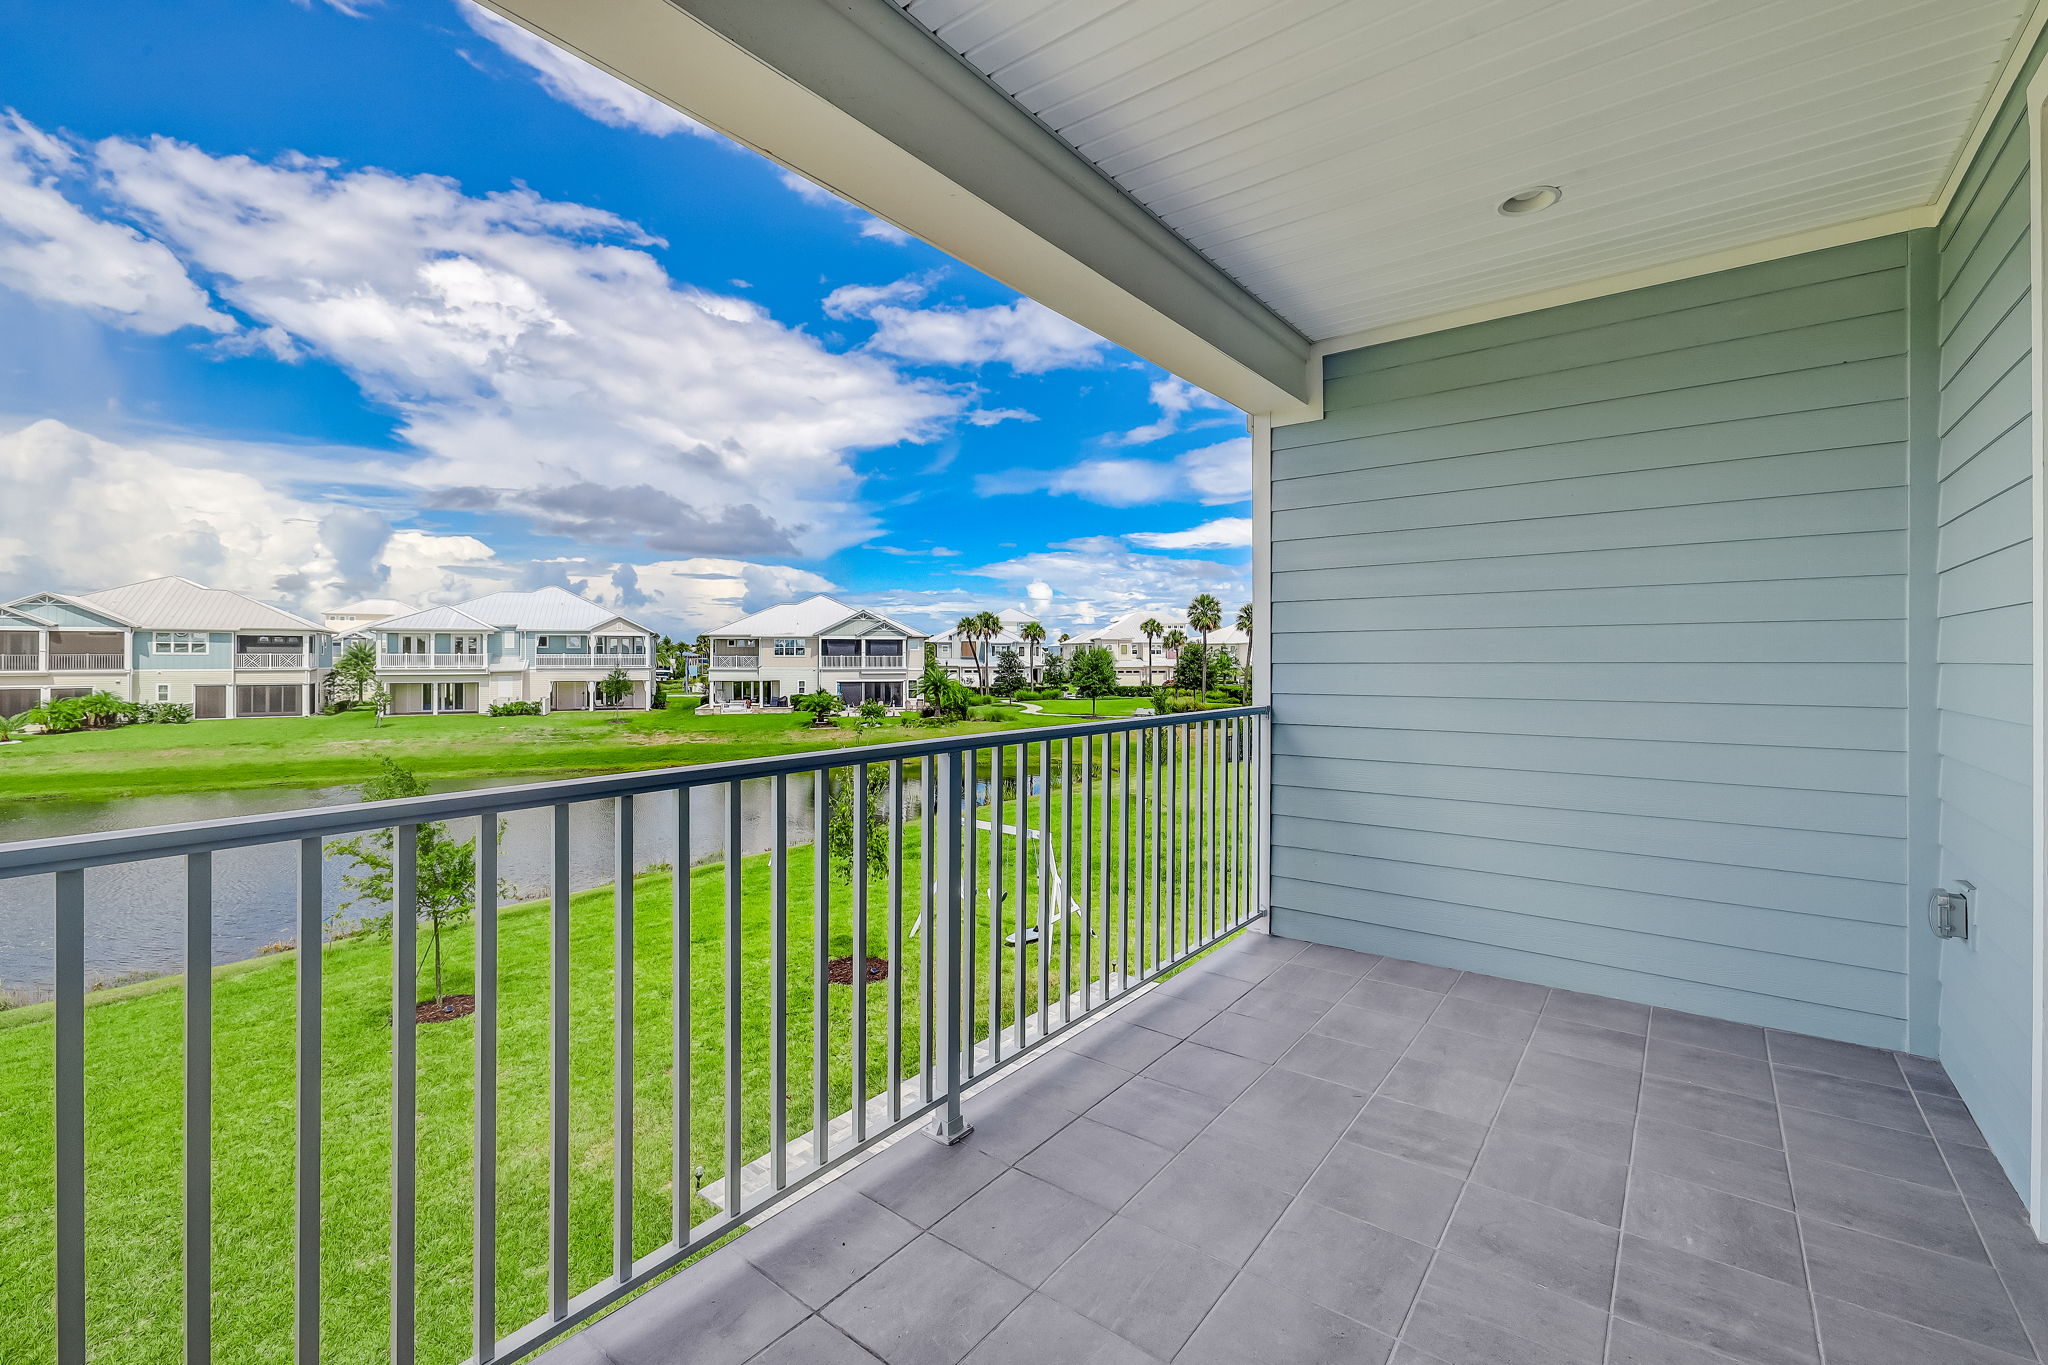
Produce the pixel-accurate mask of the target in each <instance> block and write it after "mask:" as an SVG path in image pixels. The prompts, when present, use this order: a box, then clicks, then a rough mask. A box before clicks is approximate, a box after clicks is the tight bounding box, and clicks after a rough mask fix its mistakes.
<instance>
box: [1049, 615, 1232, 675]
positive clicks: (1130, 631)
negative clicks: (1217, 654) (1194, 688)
mask: <svg viewBox="0 0 2048 1365" xmlns="http://www.w3.org/2000/svg"><path fill="white" fill-rule="evenodd" d="M1147 621H1157V622H1158V623H1159V624H1160V625H1161V626H1162V627H1164V628H1165V629H1166V630H1177V631H1180V632H1181V633H1182V634H1184V635H1186V636H1187V637H1188V640H1189V642H1190V643H1194V642H1196V641H1197V640H1198V639H1199V637H1198V636H1197V635H1196V634H1195V632H1194V631H1193V630H1192V629H1190V628H1189V626H1188V614H1187V613H1186V612H1185V611H1181V610H1179V609H1177V608H1169V607H1142V608H1140V609H1138V610H1137V611H1127V612H1125V613H1124V614H1123V615H1122V616H1119V617H1117V618H1116V619H1114V620H1112V621H1110V622H1108V623H1107V624H1105V625H1102V626H1099V627H1097V628H1095V629H1094V630H1091V631H1088V632H1086V633H1084V634H1082V635H1080V636H1078V637H1077V638H1075V639H1073V640H1069V641H1068V642H1067V647H1068V648H1069V649H1079V648H1081V647H1082V646H1094V647H1098V648H1101V649H1106V650H1108V651H1109V653H1110V657H1111V658H1113V659H1115V660H1116V680H1117V681H1118V682H1119V683H1122V684H1124V685H1126V686H1132V687H1157V686H1162V685H1164V684H1166V683H1170V682H1172V681H1173V669H1174V665H1176V664H1178V663H1179V662H1180V651H1179V650H1174V649H1168V648H1167V647H1166V646H1165V644H1164V643H1162V641H1163V640H1164V638H1165V637H1164V635H1163V634H1162V635H1155V636H1153V637H1152V639H1151V647H1150V649H1149V651H1148V650H1147V647H1146V639H1145V632H1144V630H1143V629H1142V627H1143V626H1144V624H1145V622H1147ZM1209 647H1210V648H1211V649H1220V650H1223V651H1225V652H1227V653H1229V654H1230V655H1231V656H1232V657H1233V658H1235V659H1236V660H1237V662H1238V663H1239V664H1243V663H1244V661H1245V658H1246V656H1247V654H1248V652H1249V650H1250V648H1251V641H1250V639H1249V638H1248V637H1247V636H1246V635H1245V633H1244V632H1243V631H1241V630H1239V629H1238V628H1237V627H1236V626H1233V625H1226V626H1224V627H1222V628H1221V629H1219V630H1212V631H1210V632H1209Z"/></svg>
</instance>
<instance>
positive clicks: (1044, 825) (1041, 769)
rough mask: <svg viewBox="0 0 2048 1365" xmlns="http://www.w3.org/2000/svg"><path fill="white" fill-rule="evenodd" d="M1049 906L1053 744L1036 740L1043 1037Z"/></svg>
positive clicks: (1042, 1030)
mask: <svg viewBox="0 0 2048 1365" xmlns="http://www.w3.org/2000/svg"><path fill="white" fill-rule="evenodd" d="M1051 905H1052V743H1051V741H1049V740H1040V741H1039V743H1038V1036H1039V1037H1040V1038H1043V1037H1045V1035H1046V1033H1047V1031H1048V1030H1049V1029H1050V1028H1051V1026H1052V1015H1051V1013H1050V1011H1051V1009H1052V998H1051V991H1052V970H1051V967H1052V963H1051V959H1050V956H1049V954H1048V951H1047V950H1048V949H1050V948H1051V947H1052V926H1051V924H1050V923H1049V922H1048V920H1047V911H1048V909H1049V908H1050V907H1051Z"/></svg>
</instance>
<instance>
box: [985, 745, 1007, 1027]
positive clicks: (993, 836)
mask: <svg viewBox="0 0 2048 1365" xmlns="http://www.w3.org/2000/svg"><path fill="white" fill-rule="evenodd" d="M1003 815H1004V810H1003V746H1002V745H1000V744H998V745H995V746H994V747H992V748H991V749H990V750H989V751H988V1064H989V1065H990V1066H991V1067H993V1066H995V1065H997V1064H998V1063H1000V1062H1001V1061H1002V1060H1003V899H1004V898H1003Z"/></svg>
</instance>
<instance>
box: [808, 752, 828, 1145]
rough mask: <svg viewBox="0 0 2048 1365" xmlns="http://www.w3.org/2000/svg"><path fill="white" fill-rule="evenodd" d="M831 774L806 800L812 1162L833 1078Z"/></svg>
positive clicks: (819, 777) (822, 773)
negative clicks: (828, 962) (829, 1010)
mask: <svg viewBox="0 0 2048 1365" xmlns="http://www.w3.org/2000/svg"><path fill="white" fill-rule="evenodd" d="M831 829H832V770H831V769H830V768H820V769H818V770H817V772H816V774H815V775H814V781H813V787H812V794H811V1162H812V1164H813V1165H817V1166H822V1165H824V1164H825V1162H826V1160H827V1158H829V1157H830V1156H831V1154H832V1134H831V1131H830V1130H831V1124H832V1076H831V1072H830V1070H829V1069H828V1067H827V1063H828V1062H829V1061H830V1056H829V1054H828V1052H827V1050H826V1049H827V1046H828V1044H829V1042H830V1038H831V1028H830V1022H829V1021H828V1020H827V1019H826V1017H825V1004H826V1000H825V997H826V995H827V994H828V993H829V992H830V990H831V981H830V980H829V979H828V978H827V977H826V975H825V959H826V956H827V955H828V953H829V950H830V949H831V946H832V942H831V941H832V847H831V844H830V843H829V842H828V836H829V834H830V832H831Z"/></svg>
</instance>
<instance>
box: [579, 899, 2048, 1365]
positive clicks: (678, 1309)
mask: <svg viewBox="0 0 2048 1365" xmlns="http://www.w3.org/2000/svg"><path fill="white" fill-rule="evenodd" d="M968 1112H969V1117H970V1119H971V1120H972V1121H973V1123H974V1124H975V1125H976V1130H975V1132H974V1134H973V1135H972V1136H971V1137H970V1138H969V1139H968V1140H967V1141H966V1142H964V1143H962V1144H960V1145H959V1146H957V1147H952V1148H947V1147H941V1146H939V1145H938V1144H936V1143H933V1142H930V1141H929V1140H927V1139H924V1138H922V1137H918V1136H913V1137H912V1138H910V1139H907V1140H905V1141H903V1142H901V1143H899V1144H897V1145H896V1146H894V1147H891V1148H890V1149H888V1150H887V1151H885V1152H882V1153H881V1154H879V1155H878V1156H876V1157H875V1158H873V1159H871V1160H870V1161H868V1162H866V1163H864V1164H863V1165H861V1166H859V1167H857V1168H855V1169H854V1170H852V1171H851V1172H849V1173H848V1174H847V1175H846V1176H844V1177H842V1178H841V1179H839V1180H837V1181H835V1182H833V1183H832V1184H830V1185H828V1186H826V1187H825V1188H824V1189H822V1190H820V1191H819V1192H817V1193H816V1194H814V1195H812V1196H810V1197H808V1198H805V1199H803V1200H801V1201H800V1202H799V1203H797V1204H796V1205H795V1206H793V1207H792V1208H791V1209H790V1210H789V1211H788V1212H786V1213H784V1214H782V1215H780V1216H777V1217H775V1218H772V1219H770V1220H768V1221H767V1222H765V1223H764V1224H763V1225H762V1226H761V1227H759V1228H758V1229H756V1230H754V1231H752V1232H750V1233H748V1234H747V1235H745V1236H743V1237H741V1238H739V1239H738V1240H737V1241H735V1242H733V1243H732V1244H730V1245H729V1246H727V1247H725V1248H723V1249H721V1250H720V1251H719V1252H718V1253H716V1254H715V1255H713V1256H710V1257H708V1258H706V1259H705V1260H704V1261H702V1262H700V1263H699V1264H698V1265H696V1266H694V1267H692V1268H691V1269H690V1270H689V1271H687V1272H685V1273H684V1274H682V1275H680V1276H678V1277H676V1278H675V1279H673V1280H671V1281H669V1282H668V1283H666V1284H664V1285H662V1286H660V1287H658V1288H656V1289H654V1290H653V1291H651V1292H649V1293H648V1294H646V1295H644V1296H643V1297H641V1298H640V1299H639V1300H637V1301H635V1302H634V1303H631V1304H629V1305H627V1306H626V1307H625V1308H623V1309H621V1310H620V1311H618V1312H617V1313H615V1314H613V1315H612V1316H611V1317H610V1318H608V1319H606V1320H604V1321H602V1322H600V1323H598V1324H596V1325H595V1326H593V1327H592V1328H591V1329H589V1330H588V1331H586V1332H584V1333H582V1334H580V1335H579V1336H576V1337H573V1338H571V1339H570V1340H569V1341H568V1342H566V1343H565V1344H563V1345H562V1346H560V1347H558V1348H557V1349H556V1350H555V1351H554V1352H553V1353H551V1354H550V1355H549V1357H548V1361H549V1365H605V1363H606V1362H611V1363H613V1365H655V1362H688V1363H689V1365H724V1363H725V1362H733V1363H735V1365H737V1363H738V1362H749V1361H751V1362H761V1363H765V1362H778V1363H782V1365H809V1363H812V1362H818V1363H821V1365H839V1362H847V1365H853V1363H854V1362H860V1365H873V1362H874V1361H876V1360H877V1359H879V1360H883V1361H887V1362H889V1363H890V1365H954V1362H957V1361H962V1360H965V1361H969V1362H972V1365H999V1363H1003V1362H1013V1361H1014V1362H1031V1365H1067V1363H1068V1362H1071V1363H1072V1365H1125V1363H1126V1362H1130V1363H1131V1365H1138V1363H1140V1362H1147V1361H1174V1362H1188V1363H1189V1365H1246V1363H1247V1362H1262V1363H1263V1362H1273V1363H1275V1365H1294V1363H1295V1362H1300V1363H1301V1365H1322V1363H1323V1362H1339V1361H1343V1362H1354V1361H1357V1362H1368V1363H1369V1365H1379V1363H1380V1362H1386V1361H1393V1362H1395V1365H1480V1362H1489V1363H1492V1362H1500V1363H1502V1365H1580V1363H1584V1365H1726V1363H1727V1362H1729V1361H1740V1362H1756V1363H1757V1365H1800V1362H1811V1363H1818V1362H1823V1361H1825V1362H1826V1365H1922V1363H1923V1362H1942V1363H1944V1365H1947V1363H1953V1365H2012V1362H2015V1361H2031V1360H2036V1359H2037V1358H2038V1357H2037V1355H2036V1351H2037V1349H2039V1348H2040V1347H2048V1249H2044V1248H2043V1247H2041V1246H2040V1245H2039V1244H2037V1243H2036V1242H2035V1241H2034V1238H2033V1236H2032V1234H2031V1233H2030V1232H2029V1231H2028V1229H2027V1227H2026V1225H2025V1223H2024V1222H2023V1221H2022V1215H2021V1211H2020V1206H2019V1202H2018V1200H2017V1199H2016V1198H2015V1197H2014V1195H2013V1192H2012V1189H2011V1187H2010V1186H2009V1185H2008V1184H2007V1183H2006V1180H2005V1177H2004V1176H2003V1175H2002V1174H2001V1173H2000V1171H1999V1168H1998V1166H1997V1164H1996V1163H1995V1162H1994V1161H1993V1160H1992V1158H1991V1154H1990V1153H1989V1152H1988V1151H1987V1150H1985V1148H1984V1145H1983V1139H1982V1137H1981V1136H1980V1135H1979V1133H1978V1131H1977V1128H1976V1125H1975V1124H1974V1123H1972V1122H1971V1119H1970V1116H1969V1113H1968V1111H1967V1110H1966V1109H1965V1108H1964V1107H1963V1105H1962V1103H1961V1102H1960V1101H1959V1100H1958V1099H1957V1098H1956V1094H1955V1091H1954V1088H1953V1087H1952V1086H1951V1085H1950V1084H1949V1082H1948V1080H1947V1078H1946V1077H1945V1076H1944V1075H1943V1073H1942V1071H1941V1068H1940V1067H1939V1066H1938V1065H1936V1064H1934V1063H1930V1062H1926V1061H1923V1060H1919V1059H1915V1058H1911V1057H1903V1056H1897V1055H1894V1054H1892V1053H1888V1052H1882V1051H1877V1050H1874V1049H1870V1048H1862V1047H1854V1046H1851V1045H1848V1044H1843V1043H1834V1042H1828V1041H1825V1040H1822V1039H1816V1038H1808V1037H1804V1036H1800V1035H1796V1034H1785V1033H1775V1032H1767V1031H1766V1030H1763V1029H1757V1028H1751V1027H1748V1026H1746V1025H1741V1024H1732V1023H1728V1022H1726V1021H1723V1020H1716V1019H1705V1018H1700V1017H1698V1016H1695V1015H1688V1014H1679V1013H1674V1012H1671V1011H1666V1010H1651V1009H1648V1008H1646V1007H1644V1006H1641V1005H1633V1004H1628V1003H1625V1002H1623V1001H1619V1000H1609V999H1605V998H1601V997H1596V996H1586V995H1578V994H1574V993H1572V992H1569V991H1553V990H1546V989H1544V988H1543V987H1540V986H1532V985H1528V984H1526V983H1523V982H1518V981H1505V980H1500V979H1497V978H1493V977H1486V976H1477V975H1472V974H1460V973H1458V972H1454V971H1447V970H1445V969H1443V968H1439V967H1432V966H1426V965H1424V964H1421V963H1415V962H1402V961H1397V960H1394V959H1381V958H1376V957H1372V956H1369V955H1364V954H1359V953H1351V952H1345V951H1343V950H1340V949H1334V948H1327V947H1319V946H1308V945H1304V944H1300V943H1294V942H1289V941H1285V940H1276V939H1272V938H1268V937H1265V936H1263V935H1257V936H1250V937H1247V938H1246V939H1244V940H1241V941H1239V942H1237V943H1234V944H1231V945H1229V946H1228V947H1227V948H1225V949H1224V950H1222V951H1220V952H1218V953H1216V954H1213V955H1212V956H1211V957H1210V958H1208V959H1205V960H1204V961H1203V962H1201V963H1199V964H1197V967H1196V969H1194V970H1191V971H1189V972H1187V973H1185V974H1183V975H1182V976H1180V977H1178V978H1175V979H1174V980H1172V981H1170V982H1168V983H1166V984H1165V985H1164V986H1163V987H1162V988H1161V989H1160V990H1158V991H1156V992H1153V993H1152V994H1151V995H1149V996H1147V997H1145V998H1143V999H1141V1000H1137V1001H1134V1002H1133V1003H1132V1004H1131V1005H1130V1006H1128V1007H1126V1008H1125V1009H1123V1010H1121V1011H1119V1012H1118V1013H1116V1014H1115V1015H1113V1016H1111V1017H1109V1018H1107V1019H1105V1020H1103V1021H1102V1022H1100V1023H1098V1024H1096V1025H1094V1026H1092V1027H1090V1028H1089V1029H1087V1030H1086V1031H1084V1032H1082V1033H1081V1034H1079V1035H1078V1036H1076V1037H1074V1038H1073V1039H1072V1040H1071V1041H1070V1042H1069V1043H1067V1044H1065V1045H1063V1046H1062V1047H1060V1048H1059V1049H1057V1050H1055V1051H1054V1052H1053V1053H1052V1054H1050V1055H1047V1056H1045V1057H1043V1058H1041V1059H1039V1060H1036V1061H1034V1062H1032V1063H1031V1064H1030V1065H1028V1066H1026V1067H1024V1068H1023V1069H1022V1070H1020V1071H1019V1072H1018V1073H1017V1074H1016V1075H1014V1076H1012V1077H1007V1078H1005V1079H1003V1080H1001V1081H999V1082H997V1083H995V1084H994V1085H993V1086H991V1087H990V1088H989V1089H988V1090H987V1091H986V1092H984V1093H983V1094H981V1095H979V1096H977V1097H975V1098H974V1099H972V1100H971V1102H970V1103H969V1105H968ZM2037 1343H2039V1344H2040V1347H2037Z"/></svg>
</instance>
